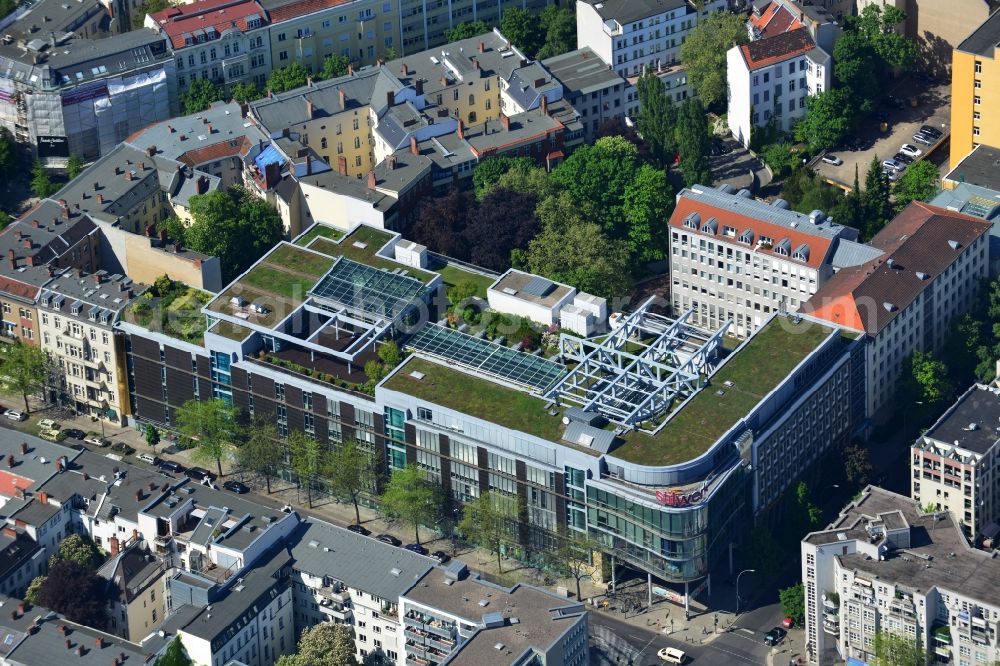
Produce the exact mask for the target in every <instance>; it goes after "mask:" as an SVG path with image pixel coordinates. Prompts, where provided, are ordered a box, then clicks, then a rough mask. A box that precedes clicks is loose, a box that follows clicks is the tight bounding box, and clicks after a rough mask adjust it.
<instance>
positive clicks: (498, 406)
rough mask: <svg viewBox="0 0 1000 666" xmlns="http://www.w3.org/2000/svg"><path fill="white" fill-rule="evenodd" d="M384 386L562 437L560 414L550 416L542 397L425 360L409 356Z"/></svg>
mask: <svg viewBox="0 0 1000 666" xmlns="http://www.w3.org/2000/svg"><path fill="white" fill-rule="evenodd" d="M414 371H417V372H422V373H423V374H424V377H423V379H416V378H415V377H413V376H412V375H411V373H412V372H414ZM383 386H384V387H385V388H387V389H390V390H393V391H399V392H400V393H406V394H407V395H412V396H414V397H416V398H419V399H421V400H426V401H427V402H430V403H433V404H435V405H441V406H442V407H447V408H449V409H454V410H456V411H460V412H462V413H464V414H468V415H469V416H474V417H477V418H481V419H483V420H485V421H489V422H490V423H495V424H497V425H499V426H503V427H505V428H510V429H511V430H518V431H520V432H524V433H528V434H531V435H535V436H537V437H541V438H542V439H546V440H548V441H551V442H557V441H559V440H560V439H561V438H562V433H563V425H562V420H561V418H560V415H557V416H550V415H549V413H548V412H547V411H546V409H545V402H544V401H543V400H541V399H540V398H536V397H534V396H531V395H528V394H527V393H522V392H520V391H516V390H514V389H511V388H507V387H506V386H501V385H500V384H495V383H493V382H491V381H489V380H486V379H481V378H479V377H475V376H473V375H470V374H467V373H464V372H459V371H458V370H454V369H452V368H449V367H447V366H444V365H440V364H438V363H433V362H431V361H428V360H426V359H423V358H419V357H415V356H412V357H410V358H409V359H408V360H407V361H406V363H405V364H404V365H403V366H402V367H401V368H400V369H399V371H397V372H396V374H394V375H393V376H392V377H391V378H390V379H389V380H388V381H386V382H385V384H383Z"/></svg>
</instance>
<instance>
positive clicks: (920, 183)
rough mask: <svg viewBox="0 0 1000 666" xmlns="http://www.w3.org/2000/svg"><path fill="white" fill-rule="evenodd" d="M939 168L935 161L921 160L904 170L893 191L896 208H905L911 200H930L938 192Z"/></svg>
mask: <svg viewBox="0 0 1000 666" xmlns="http://www.w3.org/2000/svg"><path fill="white" fill-rule="evenodd" d="M939 182H940V181H939V179H938V170H937V167H936V166H935V165H934V163H933V162H930V161H928V160H920V161H919V162H916V163H915V164H911V165H910V167H909V168H908V169H907V170H906V171H904V172H903V175H902V176H900V178H899V180H898V181H896V185H895V187H893V188H892V193H893V195H894V196H895V197H896V210H903V209H904V208H906V207H907V206H908V205H909V203H910V202H911V201H930V199H931V198H932V197H933V196H934V195H935V194H937V193H938V189H939V188H938V183H939Z"/></svg>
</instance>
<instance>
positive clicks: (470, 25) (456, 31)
mask: <svg viewBox="0 0 1000 666" xmlns="http://www.w3.org/2000/svg"><path fill="white" fill-rule="evenodd" d="M489 31H490V26H489V24H487V23H486V21H465V22H463V23H458V24H456V25H455V27H454V28H449V29H448V30H445V31H444V35H445V39H447V40H448V42H457V41H458V40H460V39H468V38H469V37H476V36H478V35H481V34H483V33H484V32H489Z"/></svg>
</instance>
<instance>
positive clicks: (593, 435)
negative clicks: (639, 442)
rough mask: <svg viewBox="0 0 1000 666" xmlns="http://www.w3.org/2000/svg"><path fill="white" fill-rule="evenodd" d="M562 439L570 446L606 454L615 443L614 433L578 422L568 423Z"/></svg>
mask: <svg viewBox="0 0 1000 666" xmlns="http://www.w3.org/2000/svg"><path fill="white" fill-rule="evenodd" d="M562 438H563V439H564V440H565V441H567V442H570V443H571V444H576V445H577V446H582V447H585V448H588V449H592V450H594V451H596V452H598V453H607V452H608V451H610V450H611V445H612V443H614V441H615V433H614V432H611V431H609V430H602V429H601V428H595V427H593V426H589V425H587V424H586V423H580V422H579V421H570V423H569V425H568V426H566V432H564V433H563V436H562Z"/></svg>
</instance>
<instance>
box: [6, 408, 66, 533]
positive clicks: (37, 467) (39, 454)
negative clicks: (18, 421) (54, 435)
mask: <svg viewBox="0 0 1000 666" xmlns="http://www.w3.org/2000/svg"><path fill="white" fill-rule="evenodd" d="M22 443H26V444H27V445H28V452H27V453H21V444H22ZM79 454H80V452H79V451H75V450H73V449H71V448H69V447H66V446H63V445H61V444H55V443H53V442H47V441H45V440H44V439H40V438H38V437H33V436H31V435H26V434H24V433H22V432H18V431H16V430H10V429H8V428H0V460H2V461H3V463H2V464H3V468H4V470H7V471H9V472H11V473H13V474H16V475H17V476H20V477H23V478H25V479H29V480H30V483H29V484H27V488H26V490H28V491H35V490H37V489H38V488H40V487H41V486H42V485H43V484H44V483H45V481H47V480H48V479H49V478H50V477H52V476H53V475H54V474H55V473H56V464H55V461H56V458H60V457H62V456H66V458H67V460H69V461H72V460H73V459H74V458H76V457H77V456H78V455H79ZM7 456H14V467H13V469H9V470H8V468H7ZM19 485H20V484H19ZM8 515H9V514H8Z"/></svg>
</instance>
